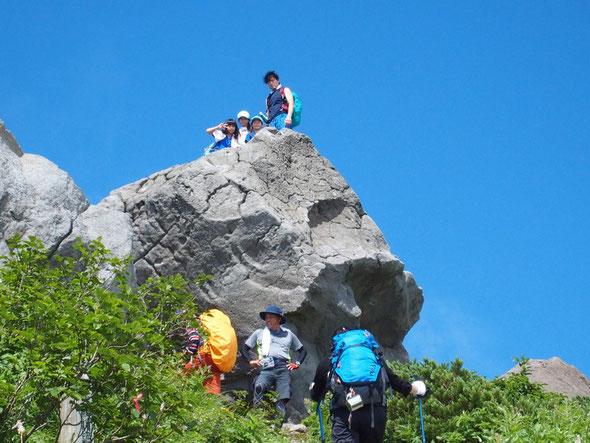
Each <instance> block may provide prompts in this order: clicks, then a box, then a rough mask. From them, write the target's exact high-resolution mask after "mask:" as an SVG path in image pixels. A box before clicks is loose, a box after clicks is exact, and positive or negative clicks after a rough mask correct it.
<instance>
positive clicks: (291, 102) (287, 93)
mask: <svg viewBox="0 0 590 443" xmlns="http://www.w3.org/2000/svg"><path fill="white" fill-rule="evenodd" d="M283 92H284V93H285V98H286V99H287V104H288V105H289V109H288V110H287V117H286V118H285V125H288V126H291V119H292V117H293V108H294V103H295V102H294V100H293V93H292V92H291V90H290V89H289V88H287V87H285V89H284V91H283Z"/></svg>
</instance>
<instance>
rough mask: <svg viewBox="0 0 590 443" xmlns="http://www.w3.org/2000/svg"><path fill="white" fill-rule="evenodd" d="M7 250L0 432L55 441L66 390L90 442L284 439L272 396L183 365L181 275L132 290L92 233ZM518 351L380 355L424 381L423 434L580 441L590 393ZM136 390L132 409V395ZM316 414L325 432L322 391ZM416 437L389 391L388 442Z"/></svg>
mask: <svg viewBox="0 0 590 443" xmlns="http://www.w3.org/2000/svg"><path fill="white" fill-rule="evenodd" d="M10 248H11V253H10V255H9V256H8V257H2V263H1V266H2V267H1V268H0V441H2V442H18V441H21V437H22V441H26V440H29V441H38V442H45V441H55V439H56V436H57V435H58V434H59V430H60V420H59V406H60V403H61V402H62V401H63V399H64V398H66V397H67V398H70V399H72V401H74V402H75V403H76V409H77V410H78V411H80V412H81V413H82V414H84V415H85V416H86V417H89V419H90V422H91V423H92V424H93V426H94V439H95V441H96V442H107V441H122V440H128V441H138V440H141V441H146V442H149V441H169V442H176V441H190V442H216V443H226V442H227V443H229V442H244V443H245V442H277V441H289V438H288V437H286V436H281V435H280V434H279V429H280V420H278V419H277V416H276V411H275V410H274V409H273V408H272V407H268V408H266V409H264V408H263V409H252V408H251V405H249V404H248V403H247V402H246V401H245V397H244V395H243V394H235V393H234V396H237V399H236V398H234V399H232V400H224V399H223V398H221V397H217V396H214V395H210V394H206V393H205V392H204V389H203V386H202V376H200V375H195V376H191V377H187V376H186V375H183V374H182V373H180V372H181V371H180V368H182V359H181V355H180V354H179V353H177V352H174V349H176V348H177V342H176V341H175V334H178V330H179V328H181V325H180V318H179V316H178V314H177V313H178V312H180V311H181V310H183V309H184V310H186V311H187V313H186V314H187V315H189V316H190V315H192V314H196V311H195V308H194V304H193V303H192V298H193V295H192V294H191V293H190V292H189V291H188V290H187V288H186V287H187V281H186V280H184V279H183V278H182V277H180V276H178V275H176V276H171V277H167V278H156V279H150V280H148V281H147V282H146V283H145V284H143V285H141V286H139V287H132V286H130V285H129V283H128V275H127V271H126V270H127V269H128V266H129V263H128V260H119V259H116V258H113V257H112V256H111V254H110V252H109V251H108V250H106V249H105V248H104V246H103V245H102V244H101V243H100V242H92V243H90V244H88V245H82V244H81V243H78V245H77V246H76V251H77V254H78V255H77V256H76V258H75V259H74V258H71V257H67V258H64V257H59V256H56V257H53V258H51V260H50V259H49V256H48V251H46V250H45V249H44V248H43V246H42V245H41V243H40V242H39V241H38V240H36V239H34V238H30V239H29V240H27V241H22V240H21V239H19V238H15V239H13V240H11V241H10ZM105 272H106V273H105ZM106 275H109V276H110V277H111V279H112V280H111V281H112V282H114V289H112V290H109V289H106V287H105V280H104V279H105V276H106ZM207 278H208V276H201V277H200V278H199V279H198V281H197V282H196V283H197V284H200V283H202V282H203V281H205V280H206V279H207ZM517 360H518V359H517ZM518 361H519V364H520V365H521V366H522V372H521V373H520V374H516V375H513V376H511V377H509V378H506V379H501V378H498V379H495V380H491V381H490V380H488V379H486V378H485V377H482V376H480V375H478V374H476V373H475V372H472V371H469V370H467V369H465V368H464V367H463V363H462V362H461V361H460V360H458V359H457V360H455V361H453V362H451V363H442V364H438V363H436V362H434V361H432V360H428V359H425V360H424V361H423V362H420V363H418V362H416V361H414V362H412V363H408V364H403V363H400V362H394V363H390V366H391V367H392V369H393V370H394V372H395V373H397V374H398V375H399V376H401V377H403V378H406V379H411V378H412V377H413V376H417V377H419V378H421V379H423V380H424V381H425V382H426V384H427V385H428V386H429V387H431V388H432V394H431V395H430V396H429V397H428V398H426V399H424V400H423V413H424V423H425V432H426V436H427V439H428V441H437V442H481V441H493V442H546V441H551V442H576V441H590V430H589V429H590V399H589V398H574V399H568V398H566V397H563V396H561V395H557V394H548V393H546V392H544V391H543V389H542V386H541V385H539V384H537V383H531V382H530V381H529V380H528V378H527V377H526V373H527V370H528V361H527V359H525V358H521V359H520V360H518ZM139 393H142V394H143V398H142V399H141V400H140V401H139V402H140V406H141V412H139V411H137V410H136V408H135V406H134V402H133V399H134V398H135V397H136V396H137V395H138V394H139ZM328 397H329V396H328ZM308 406H309V409H310V415H309V416H308V417H307V418H306V419H305V420H304V423H305V424H306V425H307V426H308V434H307V436H306V437H303V438H302V441H303V440H305V441H309V442H312V441H319V437H320V427H319V420H318V414H317V410H316V405H315V404H309V405H308ZM322 415H323V423H324V430H325V435H326V441H330V423H329V421H328V417H329V398H328V399H326V400H325V401H324V402H323V404H322ZM17 422H21V423H22V425H23V426H24V430H25V431H24V434H22V435H19V434H18V433H17V429H16V428H15V425H16V424H17ZM420 435H421V431H420V419H419V411H418V402H417V400H416V399H414V398H413V397H411V396H408V397H403V396H401V395H399V394H395V395H394V396H393V397H392V398H390V400H389V404H388V423H387V429H386V436H385V441H386V442H420V441H421V437H420Z"/></svg>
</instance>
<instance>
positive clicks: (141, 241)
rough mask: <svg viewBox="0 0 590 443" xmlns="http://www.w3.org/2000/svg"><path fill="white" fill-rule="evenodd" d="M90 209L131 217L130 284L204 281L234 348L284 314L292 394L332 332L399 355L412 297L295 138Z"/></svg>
mask: <svg viewBox="0 0 590 443" xmlns="http://www.w3.org/2000/svg"><path fill="white" fill-rule="evenodd" d="M98 206H99V207H103V208H108V209H112V210H116V209H121V208H123V210H124V211H125V212H126V213H127V214H129V215H130V217H131V223H132V229H133V248H132V249H133V256H134V262H135V269H136V273H137V279H138V283H141V282H143V281H144V280H145V279H146V278H148V277H149V276H152V275H169V274H172V273H180V274H182V275H184V276H185V277H186V278H187V279H189V280H191V279H193V278H194V277H196V276H197V275H198V274H200V273H208V274H213V276H214V278H213V280H212V281H211V282H210V283H209V284H208V285H207V286H206V287H205V288H204V289H202V290H197V289H196V288H195V293H196V301H197V303H198V304H199V305H201V307H203V308H205V307H210V306H214V307H219V308H221V309H222V310H224V311H225V312H227V313H228V314H229V315H230V317H231V319H232V322H233V323H234V325H235V327H236V330H237V333H238V336H239V337H240V338H241V339H242V340H243V339H244V338H245V337H247V336H248V335H249V334H250V333H251V332H253V330H254V329H256V328H257V327H260V326H261V324H262V322H261V320H260V318H259V317H258V313H259V311H261V310H262V309H263V308H264V307H265V306H266V305H267V304H269V303H274V304H278V305H280V306H282V307H283V309H284V310H285V312H286V317H287V319H288V323H287V327H289V328H291V329H292V330H293V331H294V332H295V333H297V334H298V335H299V337H300V338H301V339H302V341H303V343H304V345H305V346H306V348H307V349H309V350H310V357H309V362H308V363H306V365H304V368H303V371H302V373H300V374H299V377H298V382H296V387H298V388H299V389H296V390H295V391H296V392H298V393H299V396H300V395H301V394H302V393H303V392H305V391H306V389H305V388H304V387H303V385H304V384H306V383H307V382H308V381H309V380H310V379H311V378H312V370H313V368H314V367H315V363H316V362H317V361H318V359H319V358H320V357H321V356H322V355H324V354H325V353H326V352H327V351H328V348H329V339H330V337H331V333H332V331H333V330H334V329H335V328H336V327H338V326H340V325H349V326H354V327H365V328H368V329H370V330H371V331H373V332H374V334H375V335H376V337H377V339H378V340H379V342H380V343H381V344H382V345H383V346H385V347H386V350H387V355H388V357H390V358H397V359H402V360H406V359H407V358H408V355H407V352H406V351H405V349H404V347H403V345H402V341H403V338H404V336H405V335H406V333H407V332H408V330H409V329H410V328H411V327H412V325H413V324H414V323H415V322H416V321H417V320H418V317H419V312H420V309H421V306H422V303H423V297H422V291H421V289H420V288H419V287H418V286H417V285H416V283H415V281H414V279H413V277H412V275H411V274H410V273H408V272H404V265H403V263H402V262H401V261H400V260H399V259H398V258H397V257H396V256H394V255H392V254H391V252H390V250H389V247H388V246H387V243H386V242H385V239H384V238H383V235H382V233H381V232H380V230H379V229H378V227H377V226H376V225H375V223H374V222H373V220H372V219H371V218H370V217H369V216H368V215H367V214H366V213H365V211H364V210H363V208H362V206H361V203H360V201H359V199H358V197H357V196H356V194H355V193H354V192H353V191H352V189H351V188H350V186H349V185H348V184H347V183H346V181H345V180H344V179H343V177H342V176H341V175H340V174H339V173H338V172H337V171H336V170H335V169H334V167H333V166H332V165H331V164H330V162H328V161H327V160H326V159H325V158H323V157H321V156H320V155H319V154H318V152H317V151H316V149H315V148H314V147H313V145H312V143H311V140H310V139H309V138H308V137H306V136H305V135H302V134H299V133H297V132H293V131H290V130H283V131H281V132H278V131H276V130H269V129H265V130H263V131H262V132H261V133H259V134H258V135H257V136H256V139H255V141H253V142H251V143H249V144H247V145H245V146H242V147H240V148H237V149H226V150H222V151H218V152H216V153H214V154H212V155H211V156H209V157H205V158H201V159H199V160H196V161H194V162H192V163H189V164H185V165H180V166H175V167H173V168H169V169H167V170H164V171H161V172H158V173H156V174H153V175H152V176H150V177H148V178H146V179H143V180H140V181H138V182H136V183H133V184H130V185H127V186H125V187H123V188H120V189H117V190H115V191H113V192H112V193H111V195H110V196H109V197H108V198H107V199H106V200H105V201H103V202H101V203H99V205H98ZM304 380H305V381H304Z"/></svg>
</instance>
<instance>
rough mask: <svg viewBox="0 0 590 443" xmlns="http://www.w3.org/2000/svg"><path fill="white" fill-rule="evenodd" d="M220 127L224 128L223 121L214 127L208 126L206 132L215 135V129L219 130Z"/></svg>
mask: <svg viewBox="0 0 590 443" xmlns="http://www.w3.org/2000/svg"><path fill="white" fill-rule="evenodd" d="M218 129H219V130H221V129H223V123H219V124H218V125H217V126H213V127H211V128H207V129H206V130H205V132H206V133H207V134H209V135H213V133H214V132H215V131H217V130H218Z"/></svg>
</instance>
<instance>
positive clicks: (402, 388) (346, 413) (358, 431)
mask: <svg viewBox="0 0 590 443" xmlns="http://www.w3.org/2000/svg"><path fill="white" fill-rule="evenodd" d="M378 349H379V345H378V344H377V342H376V341H375V338H374V337H373V334H371V333H370V332H369V331H366V330H361V329H353V330H349V329H348V328H346V327H341V328H339V329H337V330H336V331H334V334H333V337H332V350H331V354H330V355H329V356H327V357H325V358H324V359H323V360H321V361H320V362H319V363H318V366H317V368H316V373H315V377H314V380H313V383H312V385H311V387H310V396H311V399H312V400H313V401H316V402H321V401H322V399H323V398H324V395H325V393H326V392H327V391H328V390H329V391H331V392H332V393H333V396H332V400H331V403H330V418H331V423H332V441H333V442H338V443H343V442H346V443H379V442H382V441H383V436H384V434H385V423H386V421H387V415H386V412H387V409H386V406H387V396H386V390H387V389H388V388H390V387H391V388H393V389H395V390H396V391H397V392H400V393H401V394H403V395H408V394H410V393H411V394H414V395H415V396H423V395H425V394H426V385H425V384H424V382H422V381H414V382H413V383H410V382H408V381H407V380H404V379H402V378H400V377H398V376H397V375H395V374H394V373H393V372H392V371H391V369H389V367H387V365H386V364H385V363H384V362H383V360H382V358H381V355H380V353H379V351H378Z"/></svg>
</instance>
